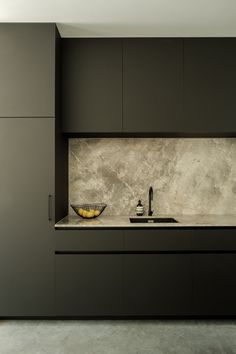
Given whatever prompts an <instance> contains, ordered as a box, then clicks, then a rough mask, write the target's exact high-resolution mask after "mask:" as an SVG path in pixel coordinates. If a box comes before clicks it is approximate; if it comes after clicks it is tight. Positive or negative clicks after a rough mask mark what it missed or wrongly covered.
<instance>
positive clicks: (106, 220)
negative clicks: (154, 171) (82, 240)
mask: <svg viewBox="0 0 236 354" xmlns="http://www.w3.org/2000/svg"><path fill="white" fill-rule="evenodd" d="M158 217H172V218H175V219H176V220H177V221H178V223H159V224H158V223H141V224H140V223H136V224H135V223H131V222H130V221H129V216H118V215H114V216H110V215H107V216H106V215H101V216H100V217H98V218H96V219H90V220H86V219H82V218H80V217H79V216H77V215H68V216H66V217H65V218H64V219H62V220H61V221H59V222H58V223H57V224H56V225H55V228H56V229H60V228H61V229H83V228H95V229H96V228H143V227H147V228H158V227H166V228H168V227H176V228H178V227H236V215H158Z"/></svg>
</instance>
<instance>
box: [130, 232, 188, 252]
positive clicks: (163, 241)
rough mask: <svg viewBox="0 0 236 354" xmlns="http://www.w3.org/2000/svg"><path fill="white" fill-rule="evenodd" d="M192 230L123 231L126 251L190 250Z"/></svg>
mask: <svg viewBox="0 0 236 354" xmlns="http://www.w3.org/2000/svg"><path fill="white" fill-rule="evenodd" d="M191 234H192V230H173V229H171V230H165V229H156V230H150V229H148V230H125V231H124V248H125V250H126V251H181V250H183V251H185V250H186V251H187V250H191Z"/></svg>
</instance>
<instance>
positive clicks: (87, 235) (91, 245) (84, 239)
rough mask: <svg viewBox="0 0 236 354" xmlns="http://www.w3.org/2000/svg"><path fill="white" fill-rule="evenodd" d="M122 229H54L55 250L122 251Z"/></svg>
mask: <svg viewBox="0 0 236 354" xmlns="http://www.w3.org/2000/svg"><path fill="white" fill-rule="evenodd" d="M123 239H124V238H123V231H122V230H56V231H55V251H85V252H86V251H101V252H102V251H122V250H123V244H124V242H123Z"/></svg>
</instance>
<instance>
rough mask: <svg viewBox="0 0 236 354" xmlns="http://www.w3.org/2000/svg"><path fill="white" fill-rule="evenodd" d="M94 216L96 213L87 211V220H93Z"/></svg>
mask: <svg viewBox="0 0 236 354" xmlns="http://www.w3.org/2000/svg"><path fill="white" fill-rule="evenodd" d="M93 216H94V213H92V212H91V211H87V218H89V219H90V218H92V217H93Z"/></svg>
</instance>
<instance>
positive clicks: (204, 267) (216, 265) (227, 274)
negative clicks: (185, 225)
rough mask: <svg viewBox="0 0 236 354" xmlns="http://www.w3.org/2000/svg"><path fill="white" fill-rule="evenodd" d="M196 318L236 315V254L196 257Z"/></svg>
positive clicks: (194, 280) (194, 258)
mask: <svg viewBox="0 0 236 354" xmlns="http://www.w3.org/2000/svg"><path fill="white" fill-rule="evenodd" d="M192 257H193V291H194V298H193V303H194V315H199V316H201V315H204V316H210V315H213V316H235V315H236V303H235V298H236V284H235V272H236V253H235V254H214V253H213V254H194V255H192Z"/></svg>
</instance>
